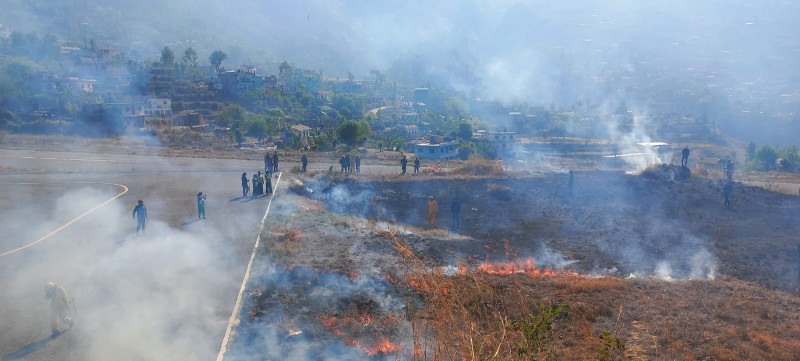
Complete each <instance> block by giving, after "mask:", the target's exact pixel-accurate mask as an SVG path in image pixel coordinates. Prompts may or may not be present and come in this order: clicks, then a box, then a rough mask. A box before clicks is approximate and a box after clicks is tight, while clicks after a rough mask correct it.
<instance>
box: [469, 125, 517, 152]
mask: <svg viewBox="0 0 800 361" xmlns="http://www.w3.org/2000/svg"><path fill="white" fill-rule="evenodd" d="M517 138H518V134H517V132H509V131H502V132H487V131H485V130H479V131H477V132H475V133H473V134H472V139H473V140H475V141H477V142H484V143H486V144H487V145H488V146H489V147H490V148H491V149H493V150H494V151H495V153H497V156H498V157H501V158H503V157H512V158H513V157H515V156H516V147H515V143H516V141H517Z"/></svg>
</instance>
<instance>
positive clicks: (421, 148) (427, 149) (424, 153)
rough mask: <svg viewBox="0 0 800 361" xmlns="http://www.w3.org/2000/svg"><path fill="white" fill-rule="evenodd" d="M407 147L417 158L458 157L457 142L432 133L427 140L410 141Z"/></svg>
mask: <svg viewBox="0 0 800 361" xmlns="http://www.w3.org/2000/svg"><path fill="white" fill-rule="evenodd" d="M408 148H409V151H410V152H412V153H414V155H416V156H417V157H419V159H437V160H438V159H454V158H457V157H458V142H456V141H455V140H453V139H450V138H445V137H442V136H438V135H433V136H431V137H430V139H428V140H419V141H416V142H411V143H410V144H409V147H408Z"/></svg>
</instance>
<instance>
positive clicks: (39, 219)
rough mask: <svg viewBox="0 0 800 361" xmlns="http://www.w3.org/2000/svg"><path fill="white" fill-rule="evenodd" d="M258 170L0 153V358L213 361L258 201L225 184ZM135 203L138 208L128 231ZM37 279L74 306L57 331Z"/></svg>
mask: <svg viewBox="0 0 800 361" xmlns="http://www.w3.org/2000/svg"><path fill="white" fill-rule="evenodd" d="M260 166H261V164H259V162H253V161H240V160H217V159H200V158H167V157H156V156H137V155H109V154H94V153H58V152H37V151H25V150H0V202H1V203H0V204H2V207H0V231H2V234H3V237H0V254H5V255H3V256H0V275H2V277H0V289H2V290H3V291H2V292H0V360H3V361H7V360H176V359H183V360H204V359H206V360H213V359H215V358H216V355H217V352H218V350H219V346H220V342H221V340H222V336H223V333H224V331H225V326H226V325H227V322H228V318H229V317H230V313H231V308H232V306H233V303H234V301H235V300H236V294H237V292H238V290H239V286H240V285H241V280H242V275H243V273H244V269H245V266H246V264H247V261H248V259H249V256H250V252H251V250H252V247H253V243H254V241H255V238H256V236H257V233H258V231H259V224H260V221H261V218H262V217H263V215H264V211H265V208H266V203H267V198H260V199H256V200H242V199H241V198H240V196H241V188H240V181H239V179H240V175H241V172H243V171H247V172H248V174H250V173H251V171H255V170H257V169H258V168H259V167H260ZM198 191H202V192H204V193H207V194H208V200H207V215H208V219H205V220H197V213H196V212H197V210H196V203H195V194H196V193H197V192H198ZM115 197H116V198H115ZM138 199H142V200H144V201H145V204H146V205H147V208H148V213H149V216H150V221H149V223H148V229H147V233H146V234H145V235H140V236H136V235H135V234H134V233H135V232H134V229H135V223H134V221H133V220H132V217H131V211H132V208H133V205H134V204H135V202H136V200H138ZM106 202H107V203H106ZM104 203H106V204H105V205H103V204H104ZM101 205H102V206H101ZM98 207H99V208H98ZM65 225H67V226H66V227H63V226H65ZM61 227H63V228H61ZM60 228H61V230H59V229H60ZM56 230H59V231H56ZM53 231H56V232H55V233H53V234H52V235H50V236H49V237H45V236H46V235H48V234H49V233H51V232H53ZM36 241H38V243H35V244H32V243H33V242H36ZM26 246H29V247H27V248H23V249H20V248H22V247H26ZM16 249H20V250H19V251H16V252H15V251H14V250H16ZM51 280H52V281H55V282H57V283H59V284H61V285H63V286H64V287H65V288H66V289H67V291H68V292H69V293H70V294H71V296H72V297H73V298H74V300H75V305H76V310H77V323H76V325H75V327H74V328H73V329H70V330H68V331H66V332H64V333H63V334H61V335H59V336H58V337H50V326H49V321H48V308H47V304H46V301H45V300H44V297H43V295H44V289H43V287H44V284H45V282H47V281H51Z"/></svg>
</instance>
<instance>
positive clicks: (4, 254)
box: [0, 182, 128, 257]
mask: <svg viewBox="0 0 800 361" xmlns="http://www.w3.org/2000/svg"><path fill="white" fill-rule="evenodd" d="M75 183H77V184H105V185H115V186H117V187H121V188H122V192H120V193H118V194H117V195H115V196H114V197H111V199H109V200H107V201H105V202H103V203H100V204H98V205H96V206H94V207H92V209H90V210H88V211H86V212H83V214H81V215H80V216H77V217H75V218H73V219H72V220H71V221H69V222H67V223H64V224H62V225H61V226H60V227H58V228H56V229H55V230H53V231H52V232H50V233H48V234H46V235H44V236H43V237H42V238H39V239H37V240H35V241H33V242H31V243H28V244H26V245H24V246H22V247H19V248H17V249H12V250H10V251H8V252H5V253H0V257H3V256H8V255H10V254H13V253H17V252H19V251H22V250H24V249H26V248H30V247H33V246H34V245H36V244H37V243H40V242H42V241H44V240H46V239H48V238H50V237H52V236H53V235H54V234H56V233H58V232H61V231H63V230H64V229H65V228H67V227H69V226H71V225H72V224H73V223H75V222H77V221H79V220H80V219H81V218H83V217H86V216H88V215H89V214H91V213H92V212H94V211H96V210H98V209H100V208H102V207H103V206H105V205H106V204H109V203H111V202H112V201H114V200H115V199H117V198H119V197H122V195H123V194H125V193H128V187H126V186H125V185H122V184H116V183H92V182H75ZM17 184H47V183H17Z"/></svg>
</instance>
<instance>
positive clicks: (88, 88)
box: [67, 77, 97, 93]
mask: <svg viewBox="0 0 800 361" xmlns="http://www.w3.org/2000/svg"><path fill="white" fill-rule="evenodd" d="M95 83H97V80H94V79H80V78H76V77H69V78H67V84H68V86H69V88H70V89H76V90H80V91H82V92H84V93H92V92H94V84H95Z"/></svg>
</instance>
